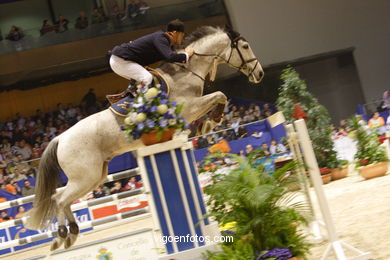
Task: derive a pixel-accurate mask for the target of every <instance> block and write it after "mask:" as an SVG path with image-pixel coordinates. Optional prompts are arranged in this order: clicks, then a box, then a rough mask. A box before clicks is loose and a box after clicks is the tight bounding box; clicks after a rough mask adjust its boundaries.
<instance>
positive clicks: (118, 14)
mask: <svg viewBox="0 0 390 260" xmlns="http://www.w3.org/2000/svg"><path fill="white" fill-rule="evenodd" d="M124 16H125V12H124V11H123V10H121V9H119V7H118V5H114V7H113V8H112V11H111V17H112V20H113V21H121V20H122V18H123V17H124Z"/></svg>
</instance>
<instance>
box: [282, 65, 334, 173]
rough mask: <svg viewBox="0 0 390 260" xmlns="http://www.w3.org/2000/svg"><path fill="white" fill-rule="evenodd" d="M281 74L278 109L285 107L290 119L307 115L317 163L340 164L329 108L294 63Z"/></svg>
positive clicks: (287, 118)
mask: <svg viewBox="0 0 390 260" xmlns="http://www.w3.org/2000/svg"><path fill="white" fill-rule="evenodd" d="M280 78H281V80H282V81H283V84H282V86H281V87H280V88H279V97H278V99H277V101H276V104H277V106H278V109H279V110H280V111H283V115H284V116H285V118H286V120H287V121H289V122H290V123H292V122H293V120H296V119H298V118H304V119H305V121H306V125H307V129H308V132H309V136H310V139H311V141H312V144H313V149H314V153H315V156H316V159H317V162H318V166H319V167H320V168H330V169H332V168H337V165H338V160H337V152H336V151H335V150H334V143H333V140H332V138H331V137H332V130H331V127H330V126H331V118H330V116H329V113H328V110H327V109H326V108H325V107H324V106H323V105H321V104H320V103H319V101H318V100H317V99H316V98H315V97H314V96H313V95H312V94H311V93H310V92H309V91H308V90H307V86H306V82H305V81H304V80H302V79H301V78H300V77H299V74H298V73H297V72H296V71H295V70H294V69H293V68H292V67H291V66H288V67H287V68H286V69H284V70H283V72H282V75H281V76H280ZM297 108H299V109H298V110H299V111H300V112H299V113H298V112H297ZM299 115H300V116H299ZM326 178H328V177H326Z"/></svg>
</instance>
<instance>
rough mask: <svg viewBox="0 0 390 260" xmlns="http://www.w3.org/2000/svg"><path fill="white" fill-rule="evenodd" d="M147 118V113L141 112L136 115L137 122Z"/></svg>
mask: <svg viewBox="0 0 390 260" xmlns="http://www.w3.org/2000/svg"><path fill="white" fill-rule="evenodd" d="M145 119H146V114H145V113H139V114H138V115H137V117H136V120H135V121H136V122H143V121H145Z"/></svg>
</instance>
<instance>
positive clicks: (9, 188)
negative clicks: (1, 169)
mask: <svg viewBox="0 0 390 260" xmlns="http://www.w3.org/2000/svg"><path fill="white" fill-rule="evenodd" d="M13 184H14V180H12V177H11V176H8V179H7V180H6V181H5V190H6V191H8V192H9V193H11V194H13V195H16V194H17V190H16V188H15V186H14V185H13Z"/></svg>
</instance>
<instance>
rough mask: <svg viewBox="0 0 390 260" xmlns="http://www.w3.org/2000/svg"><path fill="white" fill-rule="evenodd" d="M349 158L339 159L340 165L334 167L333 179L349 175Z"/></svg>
mask: <svg viewBox="0 0 390 260" xmlns="http://www.w3.org/2000/svg"><path fill="white" fill-rule="evenodd" d="M348 165H349V162H348V160H338V166H337V167H336V168H333V169H332V172H331V175H332V181H335V180H339V179H342V178H345V177H347V175H348Z"/></svg>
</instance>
